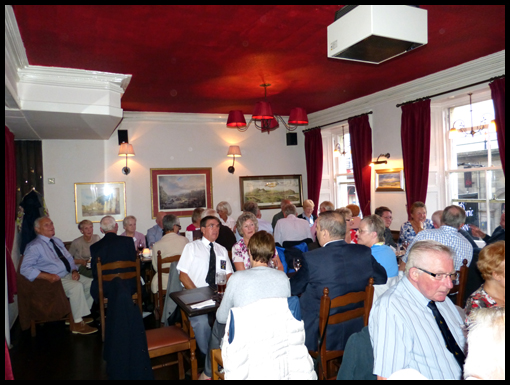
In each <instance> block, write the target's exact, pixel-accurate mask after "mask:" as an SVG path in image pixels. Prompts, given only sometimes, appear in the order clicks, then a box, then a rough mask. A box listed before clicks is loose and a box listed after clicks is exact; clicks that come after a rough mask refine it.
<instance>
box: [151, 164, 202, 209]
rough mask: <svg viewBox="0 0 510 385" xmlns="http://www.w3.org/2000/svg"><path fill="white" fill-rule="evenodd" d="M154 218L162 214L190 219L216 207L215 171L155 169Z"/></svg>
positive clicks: (153, 181)
mask: <svg viewBox="0 0 510 385" xmlns="http://www.w3.org/2000/svg"><path fill="white" fill-rule="evenodd" d="M150 173H151V200H152V218H156V215H158V213H159V212H165V213H168V214H174V215H176V216H178V217H190V216H191V214H193V210H194V209H196V208H197V207H202V208H207V207H212V169H211V168H151V170H150Z"/></svg>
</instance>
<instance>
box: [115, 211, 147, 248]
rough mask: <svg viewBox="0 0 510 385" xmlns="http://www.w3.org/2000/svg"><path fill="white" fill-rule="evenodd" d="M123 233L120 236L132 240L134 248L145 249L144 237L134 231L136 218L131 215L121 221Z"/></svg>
mask: <svg viewBox="0 0 510 385" xmlns="http://www.w3.org/2000/svg"><path fill="white" fill-rule="evenodd" d="M122 225H123V226H124V230H125V231H124V232H123V233H122V234H120V235H123V236H125V237H131V238H133V241H134V242H135V248H137V249H139V250H141V249H144V248H145V235H143V234H142V233H139V232H138V231H136V218H135V217H134V216H133V215H128V216H127V217H125V218H124V220H123V221H122Z"/></svg>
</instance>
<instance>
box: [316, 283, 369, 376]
mask: <svg viewBox="0 0 510 385" xmlns="http://www.w3.org/2000/svg"><path fill="white" fill-rule="evenodd" d="M373 285H374V279H373V278H369V280H368V285H367V286H366V288H365V290H364V291H359V292H353V293H347V294H345V295H342V296H339V297H336V298H333V299H331V298H330V297H329V289H328V288H327V287H325V288H324V291H323V295H322V297H321V305H320V310H319V339H321V337H322V340H321V344H320V346H319V347H318V348H319V351H318V352H311V351H310V352H309V353H310V355H311V356H312V357H314V358H316V359H319V360H320V364H321V365H322V367H321V365H319V373H318V374H319V380H324V379H336V373H332V377H328V362H330V361H331V360H333V359H336V358H340V357H342V356H343V354H344V351H343V350H326V334H327V333H326V332H327V327H328V325H335V324H339V323H342V322H346V321H349V320H352V319H355V318H359V317H363V323H364V326H367V325H368V318H369V316H370V310H371V309H372V299H373V296H374V286H373ZM358 302H363V307H360V308H358V309H353V310H348V311H345V312H342V313H338V314H334V315H330V314H329V313H330V311H331V309H334V308H337V307H343V306H347V305H350V304H355V303H358Z"/></svg>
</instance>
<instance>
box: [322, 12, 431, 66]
mask: <svg viewBox="0 0 510 385" xmlns="http://www.w3.org/2000/svg"><path fill="white" fill-rule="evenodd" d="M344 8H345V11H344V12H338V20H336V21H335V22H334V23H333V24H331V25H329V26H328V57H329V58H332V59H345V60H354V61H361V62H365V63H373V64H379V63H382V62H384V61H386V60H389V59H391V58H394V57H395V56H398V55H401V54H403V53H406V52H408V51H410V50H413V49H415V48H418V47H420V46H422V45H424V44H427V42H428V39H427V10H425V9H421V8H418V6H411V5H354V6H353V5H350V6H345V7H344ZM344 8H342V10H344ZM342 10H340V11H342Z"/></svg>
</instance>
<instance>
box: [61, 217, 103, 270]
mask: <svg viewBox="0 0 510 385" xmlns="http://www.w3.org/2000/svg"><path fill="white" fill-rule="evenodd" d="M78 230H80V232H81V233H82V234H83V235H82V236H81V237H79V238H76V239H75V240H74V241H73V242H72V243H71V247H70V248H69V254H71V255H72V256H73V258H74V263H75V264H76V266H79V268H78V273H80V274H81V275H84V276H85V277H89V278H92V270H90V269H87V263H88V262H89V261H90V245H93V244H94V243H96V242H97V241H99V240H100V239H101V238H100V237H99V235H97V234H94V226H93V224H92V222H91V221H89V220H88V219H84V220H83V221H81V222H80V223H79V224H78Z"/></svg>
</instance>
